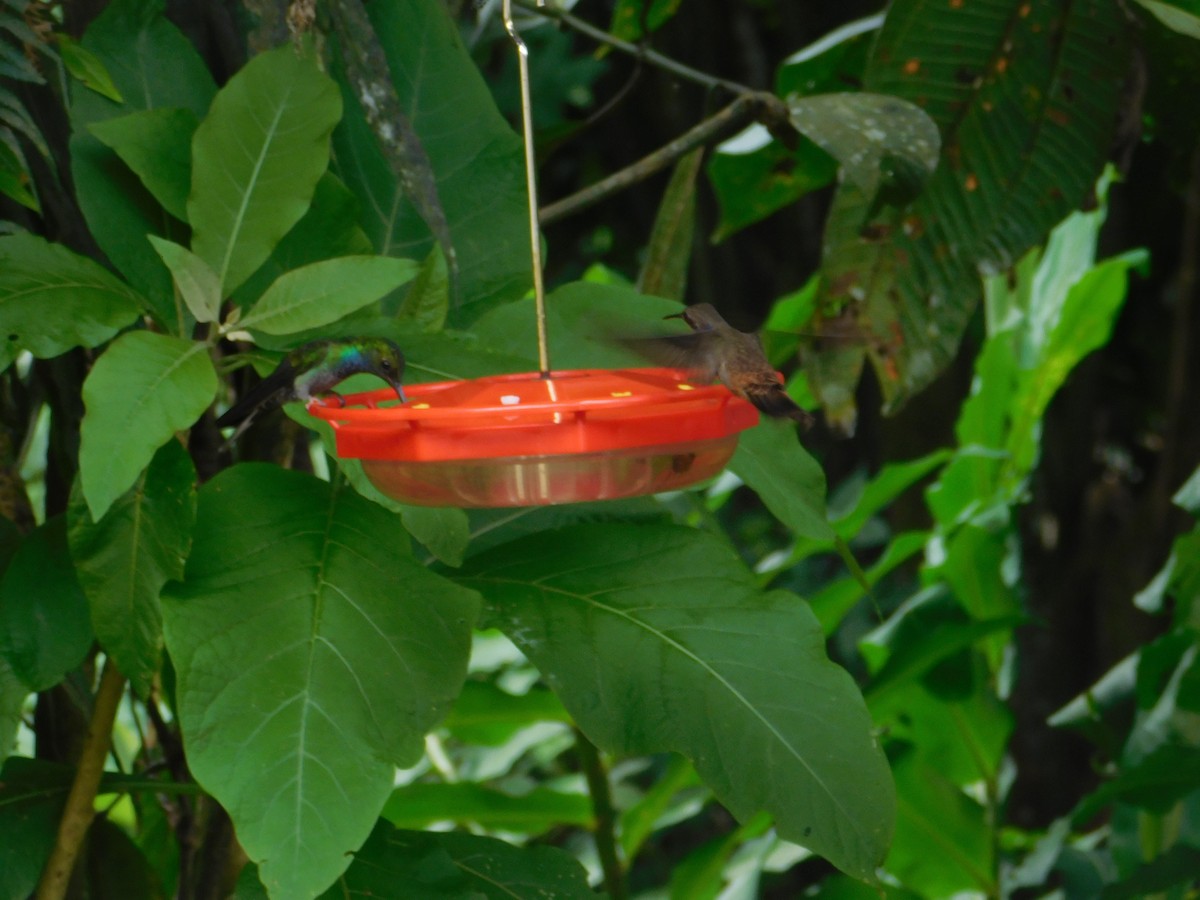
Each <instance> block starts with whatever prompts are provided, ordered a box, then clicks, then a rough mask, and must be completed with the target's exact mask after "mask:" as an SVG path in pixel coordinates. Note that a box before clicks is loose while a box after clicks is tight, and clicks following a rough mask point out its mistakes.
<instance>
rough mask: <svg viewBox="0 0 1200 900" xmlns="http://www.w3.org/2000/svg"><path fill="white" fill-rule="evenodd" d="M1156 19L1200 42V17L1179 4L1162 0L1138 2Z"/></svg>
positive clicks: (1142, 0) (1141, 0) (1139, 0)
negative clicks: (1162, 0)
mask: <svg viewBox="0 0 1200 900" xmlns="http://www.w3.org/2000/svg"><path fill="white" fill-rule="evenodd" d="M1137 2H1138V3H1139V4H1140V5H1141V6H1142V7H1143V8H1144V9H1146V10H1147V11H1148V12H1149V13H1150V14H1151V15H1152V16H1154V18H1156V19H1158V21H1159V22H1161V23H1162V24H1163V25H1166V26H1167V27H1168V28H1170V29H1171V30H1172V31H1177V32H1179V33H1180V34H1182V35H1186V36H1187V37H1190V38H1196V39H1197V40H1200V16H1198V15H1196V13H1195V12H1189V11H1188V10H1186V9H1183V8H1181V7H1180V5H1179V4H1178V3H1163V2H1161V0H1137Z"/></svg>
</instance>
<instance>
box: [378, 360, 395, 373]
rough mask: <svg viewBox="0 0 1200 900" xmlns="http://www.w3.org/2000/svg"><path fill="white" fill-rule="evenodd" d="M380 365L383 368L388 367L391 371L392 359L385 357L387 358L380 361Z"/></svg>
mask: <svg viewBox="0 0 1200 900" xmlns="http://www.w3.org/2000/svg"><path fill="white" fill-rule="evenodd" d="M379 365H380V366H382V367H383V368H385V369H387V370H388V371H391V368H392V361H391V360H390V359H385V360H382V361H381V362H380V363H379Z"/></svg>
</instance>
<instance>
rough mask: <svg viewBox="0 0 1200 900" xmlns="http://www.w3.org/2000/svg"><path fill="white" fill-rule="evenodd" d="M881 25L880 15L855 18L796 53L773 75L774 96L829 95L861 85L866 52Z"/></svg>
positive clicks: (881, 18) (882, 19) (882, 20)
mask: <svg viewBox="0 0 1200 900" xmlns="http://www.w3.org/2000/svg"><path fill="white" fill-rule="evenodd" d="M883 22H884V16H883V14H882V13H876V14H875V15H872V16H866V17H865V18H862V19H855V20H854V21H853V22H847V23H846V24H845V25H842V26H841V27H839V28H835V29H834V30H833V31H831V32H829V33H828V34H826V35H824V36H823V37H821V38H819V39H817V40H816V41H814V42H813V43H811V44H809V45H808V46H807V47H802V48H801V49H799V50H797V51H796V52H795V53H793V54H792V55H791V56H789V57H788V58H787V59H785V60H784V61H783V62H782V63H781V64H780V66H779V70H778V71H777V72H776V73H775V93H776V94H778V95H779V96H780V97H786V96H787V95H788V94H804V95H807V94H828V93H832V92H833V91H837V90H840V89H843V88H845V86H846V85H848V84H854V83H858V82H861V81H862V75H863V69H864V68H865V67H866V64H867V51H868V50H869V49H870V46H871V42H872V41H873V40H874V38H875V35H876V33H877V32H878V31H879V28H880V26H882V25H883Z"/></svg>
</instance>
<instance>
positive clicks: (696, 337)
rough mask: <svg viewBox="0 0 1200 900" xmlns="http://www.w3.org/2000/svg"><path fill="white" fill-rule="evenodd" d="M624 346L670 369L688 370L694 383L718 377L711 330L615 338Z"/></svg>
mask: <svg viewBox="0 0 1200 900" xmlns="http://www.w3.org/2000/svg"><path fill="white" fill-rule="evenodd" d="M615 340H616V342H617V343H618V344H620V345H621V346H623V347H625V348H627V349H629V350H632V351H633V352H634V353H636V354H638V355H639V356H642V357H644V358H645V359H647V360H648V361H650V362H652V363H654V364H656V365H659V366H664V367H666V368H669V369H685V370H687V371H688V372H690V373H691V377H692V380H694V381H701V382H707V381H712V380H713V379H715V378H716V377H717V366H716V355H715V350H714V347H713V333H712V332H711V331H693V332H690V333H688V334H670V335H664V336H662V337H644V338H643V337H639V338H615Z"/></svg>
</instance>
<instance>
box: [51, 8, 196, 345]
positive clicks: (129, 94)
mask: <svg viewBox="0 0 1200 900" xmlns="http://www.w3.org/2000/svg"><path fill="white" fill-rule="evenodd" d="M165 6H166V4H165V2H164V0H113V2H111V3H109V4H108V5H107V7H105V10H104V12H103V13H101V14H100V16H99V17H97V18H96V20H95V21H94V22H93V23H92V24H91V26H89V28H88V30H87V32H86V33H85V34H84V36H83V41H82V46H83V47H85V48H86V49H88V50H90V51H92V53H94V54H95V55H96V57H97V58H98V59H99V60H100V61H101V62H102V63H103V64H104V66H105V68H106V69H107V70H108V72H109V74H110V75H112V78H113V82H114V83H115V84H116V86H117V88H118V89H119V90H120V92H121V96H122V97H123V98H124V100H125V102H124V103H113V102H112V101H110V100H107V99H105V98H104V97H101V96H100V95H99V94H96V93H95V92H94V91H74V92H73V95H72V102H71V109H70V116H71V146H70V151H71V176H72V178H73V179H74V181H75V189H76V191H75V194H76V196H77V197H78V198H79V205H80V208H81V209H82V211H83V214H84V218H86V219H87V222H88V226H89V227H90V230H91V233H92V235H93V236H94V237H95V239H96V242H97V243H98V244H99V245H100V249H102V250H103V251H104V253H105V255H106V256H107V257H108V258H109V259H110V260H111V261H112V263H113V264H114V265H115V266H116V267H117V268H118V269H120V270H121V273H122V274H123V275H124V276H125V277H126V278H128V279H129V281H130V282H131V283H132V284H133V285H134V286H135V287H137V288H138V290H139V291H141V292H142V293H143V294H144V295H145V296H146V298H147V300H148V301H149V302H150V305H151V309H152V310H153V311H154V314H155V315H156V316H157V317H158V319H159V320H160V321H161V322H162V323H163V324H164V325H166V326H167V327H169V328H170V329H171V330H172V331H174V332H175V333H177V334H185V333H187V329H188V328H189V327H190V322H188V321H187V319H186V317H185V316H184V315H183V311H182V310H180V309H178V308H177V307H176V306H175V303H174V298H173V292H172V290H171V278H170V275H169V274H168V272H167V270H166V267H165V266H163V264H162V260H160V259H159V258H158V254H157V253H155V252H154V249H153V248H152V247H151V246H150V244H149V243H148V242H147V241H146V235H147V234H157V235H159V236H161V237H166V238H170V239H172V240H174V241H179V242H183V241H186V240H187V230H186V228H184V227H183V226H182V225H181V224H180V223H179V222H178V221H177V220H175V219H173V218H172V217H171V216H170V215H169V214H168V213H167V212H166V211H165V210H164V209H163V207H162V206H160V205H159V202H158V201H157V200H155V198H154V196H153V195H152V194H151V193H150V191H148V190H147V189H146V187H145V185H144V184H143V182H142V180H141V179H140V178H139V177H138V175H137V174H135V173H134V172H133V171H132V170H131V169H129V168H128V167H127V166H126V165H125V164H124V163H123V162H122V161H121V159H120V157H119V156H118V155H117V153H116V152H115V151H113V150H112V149H111V148H109V147H107V146H105V145H104V143H103V142H102V141H101V140H100V139H99V138H98V137H96V135H95V134H93V133H92V132H91V131H90V130H89V128H88V126H89V125H92V124H94V123H97V122H103V121H105V120H107V119H113V118H118V117H123V116H127V115H129V114H130V113H133V112H135V111H137V110H152V109H160V108H171V109H186V110H188V111H190V112H191V113H192V114H193V115H194V116H195V117H196V118H200V117H201V116H203V115H204V114H205V112H206V111H207V110H208V105H209V103H210V102H211V101H212V98H213V95H214V94H215V93H216V85H215V84H214V83H213V79H212V75H210V74H209V72H208V68H207V67H206V66H205V64H204V61H203V60H202V59H201V58H200V55H199V54H198V53H197V52H196V49H195V48H194V47H193V46H192V44H191V42H190V41H188V39H187V38H186V37H184V36H183V34H182V33H181V32H180V31H179V29H177V28H176V27H175V26H174V25H173V24H171V23H170V22H169V21H168V20H167V18H166V16H165V15H163V10H164V8H165ZM163 72H170V73H171V77H169V78H164V77H163V75H162V73H163ZM162 164H163V163H162V161H156V165H162Z"/></svg>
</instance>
